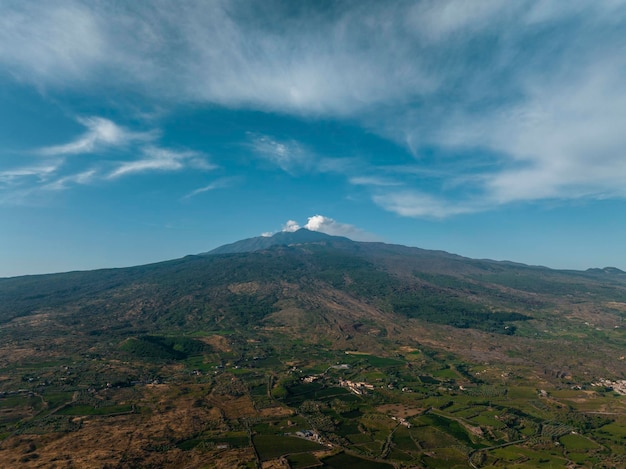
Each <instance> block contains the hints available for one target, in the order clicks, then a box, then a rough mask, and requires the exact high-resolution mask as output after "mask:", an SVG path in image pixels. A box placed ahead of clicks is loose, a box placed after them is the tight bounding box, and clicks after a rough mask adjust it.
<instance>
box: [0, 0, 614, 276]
mask: <svg viewBox="0 0 626 469" xmlns="http://www.w3.org/2000/svg"><path fill="white" fill-rule="evenodd" d="M625 30H626V2H624V1H620V0H614V1H603V2H598V1H572V2H562V1H556V0H555V1H552V0H544V1H540V2H535V1H524V0H520V1H516V2H508V1H492V0H476V1H472V2H466V1H464V0H450V1H446V0H436V1H435V0H433V1H414V2H405V1H385V2H380V1H371V2H369V1H365V0H359V1H352V2H351V1H342V2H333V1H302V2H291V1H236V0H232V1H231V0H214V1H210V2H206V1H185V2H174V1H159V0H155V1H151V2H130V1H129V2H123V1H120V2H93V1H89V2H87V1H84V2H82V1H70V0H67V1H65V0H55V1H30V2H22V1H13V0H0V276H14V275H23V274H32V273H45V272H58V271H67V270H82V269H93V268H101V267H119V266H128V265H136V264H142V263H148V262H155V261H160V260H165V259H171V258H176V257H181V256H183V255H186V254H191V253H199V252H204V251H208V250H210V249H212V248H214V247H217V246H219V245H221V244H225V243H228V242H233V241H235V240H238V239H241V238H246V237H252V236H258V235H261V234H270V233H274V232H277V231H280V230H282V229H294V228H295V227H308V228H310V229H315V230H319V231H323V232H327V233H329V234H337V235H344V236H349V237H352V238H353V239H357V240H370V241H385V242H389V243H399V244H406V245H411V246H418V247H423V248H428V249H441V250H446V251H450V252H455V253H458V254H461V255H465V256H469V257H476V258H492V259H499V260H504V259H506V260H513V261H518V262H524V263H528V264H540V265H546V266H549V267H555V268H574V269H585V268H588V267H602V266H607V265H611V266H616V267H619V268H622V269H626V250H625V249H624V248H623V243H624V240H625V239H626V156H625V153H624V151H625V149H626V80H624V76H626V53H625V52H626V35H625V34H624V31H625Z"/></svg>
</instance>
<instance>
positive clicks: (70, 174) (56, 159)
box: [0, 117, 217, 203]
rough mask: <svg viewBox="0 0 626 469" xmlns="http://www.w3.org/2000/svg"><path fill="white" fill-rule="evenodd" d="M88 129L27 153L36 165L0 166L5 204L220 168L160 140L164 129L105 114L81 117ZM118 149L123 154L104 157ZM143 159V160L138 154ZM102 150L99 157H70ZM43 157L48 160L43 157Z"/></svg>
mask: <svg viewBox="0 0 626 469" xmlns="http://www.w3.org/2000/svg"><path fill="white" fill-rule="evenodd" d="M77 120H78V121H79V122H80V123H81V124H82V125H84V126H85V127H86V129H87V130H86V132H85V133H84V134H83V135H81V136H79V137H78V138H76V139H74V140H71V141H70V142H68V143H65V144H61V145H53V146H48V147H44V148H39V149H35V150H33V151H32V152H31V153H30V154H29V153H24V154H23V155H21V158H22V159H26V160H30V164H26V165H22V166H16V167H13V168H6V169H2V170H0V191H4V192H5V194H4V195H3V196H2V197H0V203H22V202H24V201H26V200H27V199H28V198H29V197H36V196H37V195H38V194H40V193H42V192H46V191H61V190H67V189H70V188H72V187H74V186H77V185H90V184H94V183H97V182H99V181H100V182H106V181H110V180H113V179H118V178H121V177H124V176H131V175H138V174H142V173H147V172H177V171H178V172H179V171H182V170H196V171H211V170H213V169H215V168H216V167H217V166H216V165H214V164H212V163H210V162H209V161H208V159H207V157H206V155H204V154H202V153H200V152H197V151H192V150H173V149H168V148H163V147H160V146H157V145H156V144H155V142H154V141H155V140H156V139H157V137H158V135H159V132H158V131H156V130H150V131H133V130H130V129H128V128H126V127H124V126H121V125H118V124H116V123H115V122H113V121H111V120H109V119H105V118H101V117H87V118H78V119H77ZM112 149H114V150H116V151H115V153H114V154H115V155H116V157H117V158H119V157H126V158H127V159H125V160H119V159H118V160H116V161H114V160H111V158H110V156H108V157H103V156H102V155H103V154H105V155H106V154H107V153H108V152H109V151H110V150H112ZM137 153H139V154H140V155H141V157H140V158H139V159H137V158H136V157H135V155H136V154H137ZM84 154H96V155H97V156H98V157H97V158H90V159H81V158H70V157H71V156H73V155H84ZM42 159H43V161H42Z"/></svg>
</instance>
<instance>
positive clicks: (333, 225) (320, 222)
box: [304, 215, 377, 241]
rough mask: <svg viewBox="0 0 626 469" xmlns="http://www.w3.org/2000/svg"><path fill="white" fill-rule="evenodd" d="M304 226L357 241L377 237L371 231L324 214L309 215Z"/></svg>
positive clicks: (372, 239) (370, 239)
mask: <svg viewBox="0 0 626 469" xmlns="http://www.w3.org/2000/svg"><path fill="white" fill-rule="evenodd" d="M304 228H306V229H307V230H311V231H319V232H320V233H326V234H328V235H332V236H344V237H346V238H350V239H352V240H355V241H374V240H377V237H376V236H375V235H373V234H371V233H368V232H366V231H363V230H362V229H360V228H357V227H356V226H354V225H348V224H347V223H340V222H338V221H336V220H333V219H332V218H329V217H325V216H324V215H314V216H312V217H309V219H308V221H307V223H306V225H304Z"/></svg>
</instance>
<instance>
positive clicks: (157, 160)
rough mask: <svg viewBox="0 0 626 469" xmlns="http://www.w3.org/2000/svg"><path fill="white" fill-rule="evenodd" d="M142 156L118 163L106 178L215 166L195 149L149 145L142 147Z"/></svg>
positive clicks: (204, 168)
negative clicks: (181, 149) (171, 148)
mask: <svg viewBox="0 0 626 469" xmlns="http://www.w3.org/2000/svg"><path fill="white" fill-rule="evenodd" d="M142 153H143V158H141V159H138V160H133V161H125V162H123V163H121V164H119V165H118V167H117V168H115V169H114V170H113V171H112V172H111V173H109V175H108V176H107V178H108V179H116V178H119V177H122V176H128V175H130V174H137V173H145V172H152V171H157V172H158V171H180V170H182V169H185V168H194V169H200V170H203V171H210V170H212V169H215V168H216V167H217V166H215V165H213V164H211V163H209V162H208V161H207V160H206V158H205V157H204V155H202V154H201V153H199V152H195V151H189V150H187V151H176V150H169V149H165V148H159V147H154V146H149V147H146V148H143V149H142Z"/></svg>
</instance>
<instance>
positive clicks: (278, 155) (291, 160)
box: [250, 135, 314, 173]
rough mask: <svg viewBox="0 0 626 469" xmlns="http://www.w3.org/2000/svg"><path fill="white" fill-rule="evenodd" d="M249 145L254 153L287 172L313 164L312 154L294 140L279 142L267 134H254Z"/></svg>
mask: <svg viewBox="0 0 626 469" xmlns="http://www.w3.org/2000/svg"><path fill="white" fill-rule="evenodd" d="M250 147H251V148H252V150H253V151H254V153H255V154H257V155H258V156H260V157H261V158H263V159H265V160H267V161H269V162H271V163H273V164H275V165H276V166H278V167H279V168H281V169H282V170H283V171H286V172H289V173H291V172H293V171H294V170H299V169H303V168H310V167H311V166H312V164H313V161H312V159H313V158H314V156H313V155H311V154H310V153H309V152H308V151H306V150H305V149H304V148H303V147H302V145H300V144H299V143H298V142H296V141H295V140H291V141H288V142H279V141H277V140H275V139H273V138H272V137H269V136H267V135H255V136H252V139H251V143H250Z"/></svg>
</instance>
